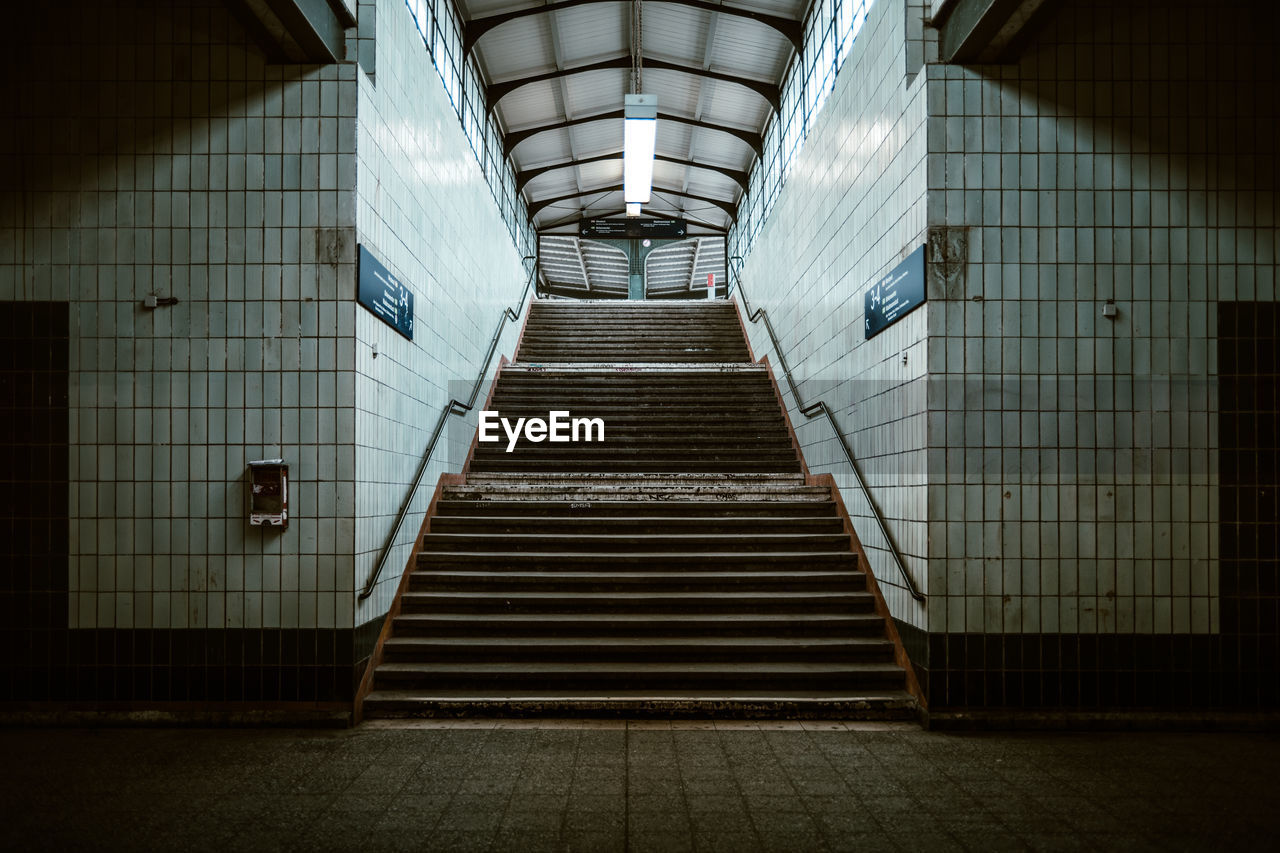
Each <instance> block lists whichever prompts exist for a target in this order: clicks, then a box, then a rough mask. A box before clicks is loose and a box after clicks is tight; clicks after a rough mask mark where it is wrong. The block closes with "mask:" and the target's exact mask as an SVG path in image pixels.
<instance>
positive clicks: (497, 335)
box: [358, 255, 538, 601]
mask: <svg viewBox="0 0 1280 853" xmlns="http://www.w3.org/2000/svg"><path fill="white" fill-rule="evenodd" d="M537 260H538V259H537V257H536V256H534V255H525V256H524V257H523V258H521V261H534V264H533V266H532V267H531V268H530V270H529V277H528V278H527V279H526V280H525V283H524V290H522V291H520V299H519V300H518V301H517V302H516V307H515V308H511V307H506V308H503V309H502V316H501V317H499V318H498V328H496V329H495V330H494V332H493V338H492V339H491V340H490V341H489V352H488V353H487V354H486V355H485V357H484V364H483V365H481V367H480V373H479V375H478V376H476V381H475V384H474V385H472V386H471V396H470V397H468V398H467V401H466V402H465V403H464V402H462V401H461V400H456V399H450V400H449V402H448V403H446V404H445V406H444V408H443V409H442V410H441V411H440V417H439V418H437V419H436V428H435V429H434V430H432V431H431V439H430V440H429V441H428V442H427V449H426V450H425V451H423V453H422V461H420V462H419V463H418V473H416V474H414V475H413V483H412V484H411V485H410V487H409V493H408V494H407V495H405V499H404V503H402V504H401V505H400V512H399V513H397V514H396V523H395V524H394V525H392V527H391V532H390V533H388V534H387V540H386V542H384V543H383V544H382V551H381V552H380V553H379V554H378V562H377V564H376V565H375V566H374V567H373V573H372V574H371V575H369V579H368V580H367V581H365V584H364V589H363V590H361V591H360V597H359V599H358V600H359V601H364V600H365V599H366V598H368V597H369V596H370V595H372V594H373V587H374V585H375V584H377V582H378V577H379V576H381V574H382V569H383V568H384V567H385V566H386V564H387V559H388V558H389V557H390V556H391V549H392V548H394V547H395V543H396V537H398V536H399V535H400V528H401V527H402V526H403V525H404V520H405V518H406V517H407V516H408V515H409V507H411V506H412V505H413V499H414V498H415V497H417V495H418V488H419V487H420V486H421V485H422V477H423V475H425V474H426V473H427V465H428V464H429V463H430V462H431V454H432V452H433V451H435V449H436V443H437V442H438V441H439V440H440V434H441V433H442V432H444V425H445V422H446V421H448V420H449V415H465V414H466V413H467V412H469V411H471V410H472V409H473V408H475V405H476V397H478V396H479V395H480V388H481V386H483V385H484V378H485V376H486V375H487V374H488V373H489V364H490V363H491V362H492V361H493V354H494V352H496V351H497V349H498V341H499V340H500V339H501V338H502V327H503V326H504V325H506V324H507V323H508V322H511V323H514V322H516V321H517V320H519V319H520V312H521V311H522V310H524V301H525V297H527V296H528V295H529V286H530V285H531V284H533V282H534V279H535V277H536V276H537V274H538V265H537Z"/></svg>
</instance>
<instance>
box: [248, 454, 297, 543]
mask: <svg viewBox="0 0 1280 853" xmlns="http://www.w3.org/2000/svg"><path fill="white" fill-rule="evenodd" d="M249 524H251V525H253V526H254V527H288V526H289V466H288V465H286V464H285V461H284V460H283V459H258V460H256V461H254V462H250V463H249Z"/></svg>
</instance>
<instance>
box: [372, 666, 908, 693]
mask: <svg viewBox="0 0 1280 853" xmlns="http://www.w3.org/2000/svg"><path fill="white" fill-rule="evenodd" d="M904 680H905V679H904V676H903V675H902V673H901V672H898V673H896V674H888V675H882V674H879V673H866V674H861V673H859V674H856V675H853V676H849V677H845V678H841V679H840V680H839V681H837V682H835V683H833V681H832V679H830V678H829V677H827V676H825V675H824V676H807V675H792V676H785V677H784V676H779V675H777V674H775V673H769V672H765V673H761V674H759V675H758V676H757V677H749V676H747V677H744V676H743V675H742V674H740V673H733V674H731V675H726V676H723V677H716V676H714V675H710V674H706V673H700V674H698V675H697V676H694V677H690V676H688V675H685V674H683V673H680V672H678V671H677V672H672V673H670V674H669V675H666V676H659V675H647V676H645V677H644V678H632V677H629V676H627V675H625V674H618V675H617V676H615V677H607V676H602V675H593V676H591V677H585V676H580V675H572V674H569V675H566V676H565V677H563V678H555V679H549V678H547V677H545V676H543V675H535V674H530V675H529V676H527V677H523V678H522V677H520V674H519V673H505V674H503V675H502V676H501V677H494V678H487V677H484V676H482V675H479V674H471V675H463V674H450V675H447V676H446V675H439V676H431V677H420V676H418V677H404V678H400V677H395V676H392V675H390V674H388V673H385V672H382V671H379V672H378V673H377V674H376V675H375V676H374V687H375V689H386V690H405V689H411V688H420V689H423V690H431V689H439V688H444V689H450V688H460V687H481V686H490V685H493V684H495V683H496V684H504V685H511V686H513V687H515V686H520V687H528V686H532V687H554V688H555V689H559V690H564V689H573V690H581V691H584V692H586V691H595V690H602V689H614V690H690V691H693V692H695V694H696V692H698V691H701V690H706V689H708V688H710V687H714V688H716V689H717V690H726V689H742V690H760V689H761V688H765V687H767V688H769V689H774V690H800V689H806V688H809V689H821V690H848V691H878V690H892V689H897V690H901V689H902V687H903V682H904Z"/></svg>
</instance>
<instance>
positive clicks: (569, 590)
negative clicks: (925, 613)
mask: <svg viewBox="0 0 1280 853" xmlns="http://www.w3.org/2000/svg"><path fill="white" fill-rule="evenodd" d="M410 589H412V590H413V591H414V592H456V593H477V592H483V593H489V594H500V593H512V594H516V595H519V594H521V593H530V592H542V593H560V594H562V595H576V594H578V593H581V592H594V593H605V592H613V593H622V592H628V593H630V592H658V593H677V592H715V591H717V590H723V591H733V592H758V593H761V594H765V593H770V592H861V591H863V590H864V589H866V583H865V582H858V581H854V580H848V581H842V582H834V581H799V580H797V581H790V582H787V581H786V580H777V581H773V582H768V581H728V580H726V581H720V582H715V581H707V582H690V583H671V582H667V581H650V582H645V581H642V580H636V581H630V580H629V581H627V582H625V583H619V582H609V581H586V580H575V579H574V578H571V577H565V578H557V579H554V580H540V581H532V580H520V581H503V580H501V579H500V578H495V579H492V580H487V581H458V580H438V579H429V578H423V579H421V580H418V579H417V578H415V579H414V580H413V582H412V585H411V586H410Z"/></svg>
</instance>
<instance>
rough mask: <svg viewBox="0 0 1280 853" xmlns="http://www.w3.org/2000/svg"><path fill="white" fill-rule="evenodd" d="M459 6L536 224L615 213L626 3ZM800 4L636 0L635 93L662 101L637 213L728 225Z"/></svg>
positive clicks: (790, 48)
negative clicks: (646, 197)
mask: <svg viewBox="0 0 1280 853" xmlns="http://www.w3.org/2000/svg"><path fill="white" fill-rule="evenodd" d="M456 3H457V6H458V9H459V12H460V13H461V16H462V18H463V19H464V21H465V22H466V23H465V24H464V31H465V32H464V42H465V43H466V46H467V48H468V49H469V50H470V51H471V53H472V54H473V56H474V57H475V59H476V62H477V66H478V68H479V70H480V74H481V76H482V77H483V78H484V81H485V86H486V90H487V91H486V95H487V102H488V105H489V108H490V109H492V110H493V111H494V113H495V116H496V118H497V122H498V125H499V127H501V128H504V129H505V139H504V142H505V148H506V151H507V154H508V156H509V157H510V158H511V160H512V165H513V167H514V169H515V171H516V173H517V183H518V185H519V188H520V191H521V192H522V193H523V194H524V197H525V201H526V202H527V203H528V205H529V210H530V214H531V217H532V219H533V223H534V225H535V227H537V228H538V229H540V230H543V229H547V228H554V227H568V226H569V225H572V224H573V223H574V222H576V218H578V217H582V216H597V215H621V214H622V213H623V204H622V193H621V192H620V190H619V189H618V187H619V185H620V184H621V180H622V159H621V153H620V152H621V150H622V119H621V110H622V100H623V95H624V94H626V93H627V92H629V91H630V79H631V74H630V68H631V65H632V62H633V57H632V55H631V54H632V43H633V39H632V32H631V30H632V20H633V11H634V9H633V3H632V2H610V0H545V2H528V0H525V1H524V2H513V0H456ZM807 5H808V4H807V3H805V2H803V0H800V2H797V0H750V2H732V3H725V2H723V0H643V3H642V5H641V7H640V11H641V21H642V28H641V49H642V53H643V60H644V72H643V88H644V90H645V92H647V93H650V94H655V95H657V97H658V105H659V106H658V108H659V119H658V128H659V130H658V144H657V153H658V159H657V161H656V162H655V163H654V195H653V201H652V202H651V203H650V204H649V205H646V206H645V212H646V215H650V216H664V215H674V214H677V213H683V214H684V215H686V216H687V217H688V218H689V219H690V222H691V223H693V224H694V225H695V227H705V228H709V229H711V230H713V231H723V230H724V229H726V228H728V227H729V226H730V225H731V224H732V223H733V221H734V217H735V216H736V210H737V205H738V202H739V201H740V200H741V198H742V194H743V192H744V189H743V184H745V182H746V181H745V173H746V172H747V170H749V169H750V167H751V164H752V162H754V159H755V157H756V156H757V152H758V150H759V146H760V137H761V135H762V134H763V132H764V129H765V127H766V125H767V124H768V122H769V120H770V119H771V117H772V115H773V112H774V106H773V104H775V103H776V101H777V92H778V87H779V85H780V84H781V82H782V77H783V74H784V72H785V70H786V67H787V64H788V62H789V61H790V59H791V57H792V56H793V54H794V51H795V44H796V42H797V41H798V39H799V33H800V32H801V20H802V17H803V13H804V11H805V9H806V7H807ZM597 116H602V117H603V118H598V119H597V118H595V117H597ZM544 167H553V168H550V169H548V170H547V171H540V170H541V169H542V168H544ZM700 263H701V261H700Z"/></svg>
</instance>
